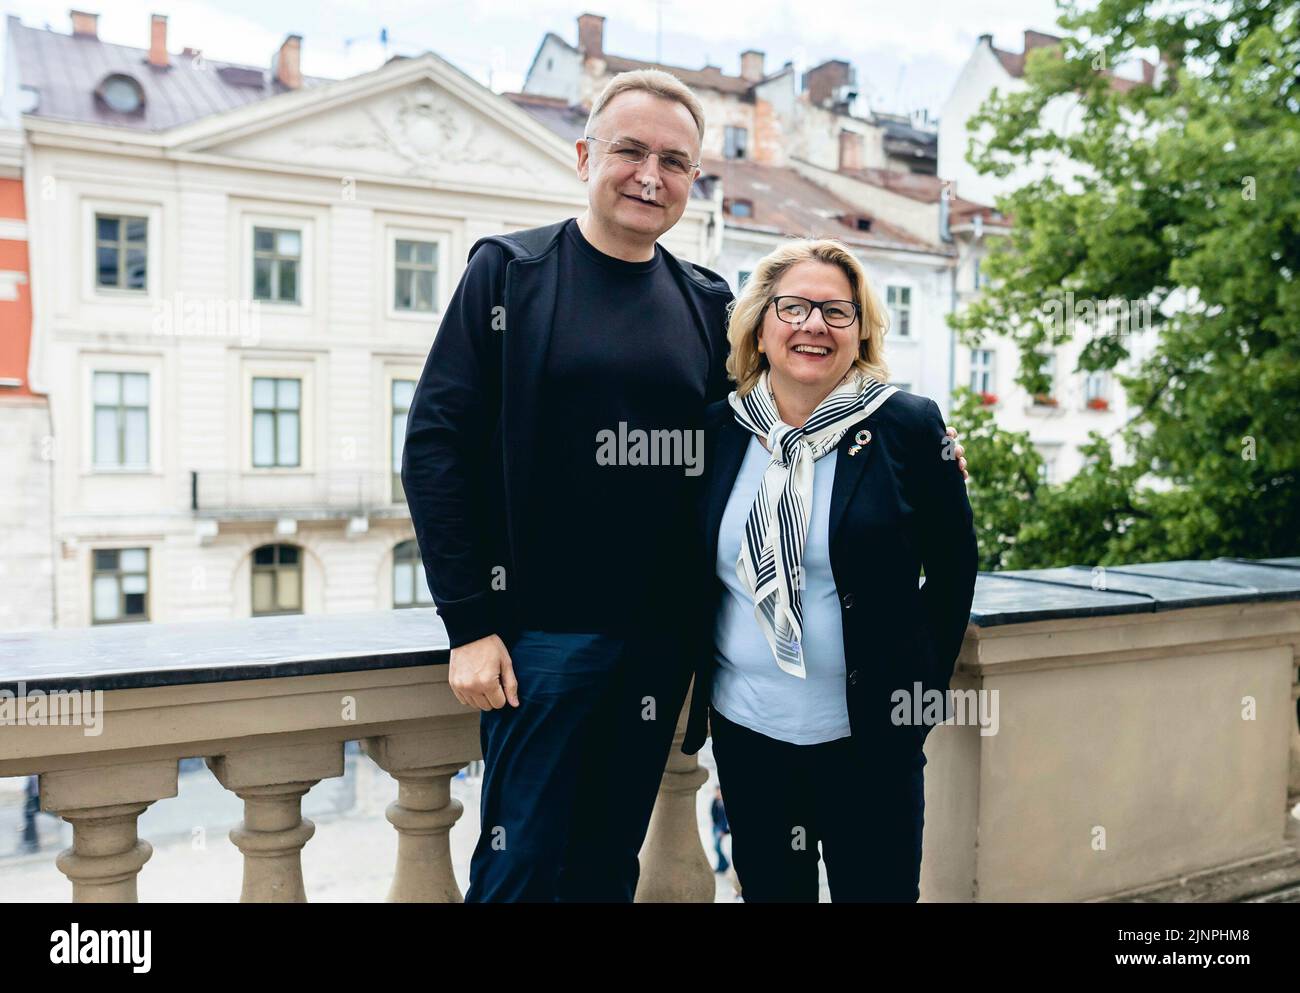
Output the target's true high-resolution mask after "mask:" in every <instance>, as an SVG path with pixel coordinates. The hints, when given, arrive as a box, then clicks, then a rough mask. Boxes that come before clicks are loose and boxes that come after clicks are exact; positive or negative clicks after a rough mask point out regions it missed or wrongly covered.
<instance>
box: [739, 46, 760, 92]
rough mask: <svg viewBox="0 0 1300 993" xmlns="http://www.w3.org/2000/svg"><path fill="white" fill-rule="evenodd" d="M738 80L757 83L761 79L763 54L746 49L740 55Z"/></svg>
mask: <svg viewBox="0 0 1300 993" xmlns="http://www.w3.org/2000/svg"><path fill="white" fill-rule="evenodd" d="M740 78H741V79H747V80H749V82H751V83H757V82H758V81H759V80H760V79H762V78H763V53H762V52H759V51H756V50H755V49H752V48H750V49H746V50H745V51H743V52H741V53H740Z"/></svg>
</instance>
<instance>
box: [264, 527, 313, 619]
mask: <svg viewBox="0 0 1300 993" xmlns="http://www.w3.org/2000/svg"><path fill="white" fill-rule="evenodd" d="M301 551H302V550H301V549H300V548H298V546H297V545H262V546H261V547H260V548H255V549H253V616H254V617H262V616H265V615H267V614H301V613H302V555H301Z"/></svg>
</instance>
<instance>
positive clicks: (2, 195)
mask: <svg viewBox="0 0 1300 993" xmlns="http://www.w3.org/2000/svg"><path fill="white" fill-rule="evenodd" d="M26 216H27V214H26V210H25V208H24V205H23V183H22V180H20V179H0V218H4V219H6V220H24V219H25V218H26ZM0 271H4V272H21V273H23V275H24V276H27V277H28V278H27V279H25V280H24V281H23V282H21V283H20V284H19V285H18V287H17V289H18V298H17V299H16V300H0V378H5V379H9V378H13V379H21V380H22V383H23V385H22V386H21V387H18V388H17V389H14V388H11V387H5V388H4V389H3V393H2V394H0V395H4V396H31V395H32V392H31V390H30V389H29V388H28V385H27V358H28V355H29V354H30V353H31V346H32V295H31V280H30V269H29V268H28V261H27V242H26V241H12V240H9V239H0Z"/></svg>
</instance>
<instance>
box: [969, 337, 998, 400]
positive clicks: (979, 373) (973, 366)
mask: <svg viewBox="0 0 1300 993" xmlns="http://www.w3.org/2000/svg"><path fill="white" fill-rule="evenodd" d="M993 387H994V380H993V349H991V348H972V349H971V350H970V388H971V389H972V390H974V391H975V392H976V393H985V394H990V395H991V394H992V393H993Z"/></svg>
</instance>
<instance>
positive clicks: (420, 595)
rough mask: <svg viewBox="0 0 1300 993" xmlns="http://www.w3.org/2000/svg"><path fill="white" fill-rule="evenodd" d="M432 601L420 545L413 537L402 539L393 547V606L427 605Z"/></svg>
mask: <svg viewBox="0 0 1300 993" xmlns="http://www.w3.org/2000/svg"><path fill="white" fill-rule="evenodd" d="M432 603H433V594H431V593H430V592H429V580H428V579H427V578H426V577H425V575H424V563H423V562H421V561H420V546H419V545H417V544H416V543H415V541H414V539H412V540H410V541H403V542H402V543H401V544H399V545H398V546H397V547H396V548H394V549H393V606H394V607H427V606H429V605H430V604H432Z"/></svg>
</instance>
